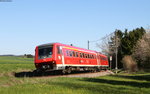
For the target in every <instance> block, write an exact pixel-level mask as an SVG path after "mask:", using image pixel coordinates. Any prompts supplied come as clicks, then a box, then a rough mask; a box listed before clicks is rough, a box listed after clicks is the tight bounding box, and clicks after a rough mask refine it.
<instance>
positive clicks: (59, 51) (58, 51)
mask: <svg viewBox="0 0 150 94" xmlns="http://www.w3.org/2000/svg"><path fill="white" fill-rule="evenodd" d="M57 53H58V54H61V53H62V52H61V49H60V46H57Z"/></svg>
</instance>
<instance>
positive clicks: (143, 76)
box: [116, 75, 150, 81]
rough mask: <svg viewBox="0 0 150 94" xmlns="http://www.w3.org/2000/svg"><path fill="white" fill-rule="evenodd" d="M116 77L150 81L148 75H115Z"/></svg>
mask: <svg viewBox="0 0 150 94" xmlns="http://www.w3.org/2000/svg"><path fill="white" fill-rule="evenodd" d="M116 77H120V78H127V79H134V80H145V81H150V75H140V76H125V75H117V76H116Z"/></svg>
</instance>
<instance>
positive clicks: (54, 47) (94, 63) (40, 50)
mask: <svg viewBox="0 0 150 94" xmlns="http://www.w3.org/2000/svg"><path fill="white" fill-rule="evenodd" d="M34 62H35V66H36V69H37V70H38V71H43V70H61V71H62V72H63V73H70V72H71V71H74V70H90V71H98V70H101V69H106V68H107V67H108V66H109V63H108V59H107V56H105V55H102V54H101V53H98V52H96V51H92V50H87V49H83V48H78V47H74V46H70V45H65V44H61V43H49V44H43V45H39V46H37V47H36V49H35V60H34Z"/></svg>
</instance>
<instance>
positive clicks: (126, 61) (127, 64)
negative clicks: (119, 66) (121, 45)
mask: <svg viewBox="0 0 150 94" xmlns="http://www.w3.org/2000/svg"><path fill="white" fill-rule="evenodd" d="M122 63H123V67H124V69H125V70H126V71H128V72H136V71H137V70H138V67H137V63H136V62H135V60H134V59H133V58H132V57H131V56H128V55H127V56H124V58H123V59H122Z"/></svg>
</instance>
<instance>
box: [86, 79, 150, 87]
mask: <svg viewBox="0 0 150 94" xmlns="http://www.w3.org/2000/svg"><path fill="white" fill-rule="evenodd" d="M84 81H88V82H96V83H105V84H111V85H123V86H124V85H126V86H132V87H138V88H150V83H149V82H148V83H146V82H135V81H119V80H117V78H116V80H107V79H98V78H85V79H84Z"/></svg>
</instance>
